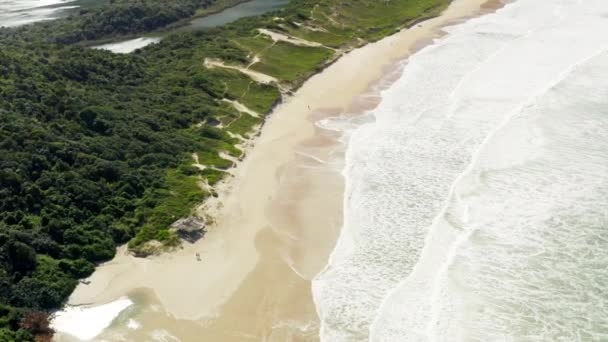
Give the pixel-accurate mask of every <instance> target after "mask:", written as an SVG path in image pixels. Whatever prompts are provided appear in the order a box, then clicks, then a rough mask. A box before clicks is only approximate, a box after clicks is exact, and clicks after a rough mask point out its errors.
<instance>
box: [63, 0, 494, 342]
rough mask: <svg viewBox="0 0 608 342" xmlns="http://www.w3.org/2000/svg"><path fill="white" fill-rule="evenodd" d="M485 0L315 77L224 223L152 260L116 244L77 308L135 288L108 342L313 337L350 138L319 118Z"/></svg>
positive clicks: (354, 103)
mask: <svg viewBox="0 0 608 342" xmlns="http://www.w3.org/2000/svg"><path fill="white" fill-rule="evenodd" d="M484 3H485V1H484V0H455V1H454V3H453V4H452V5H451V6H450V8H449V9H448V10H446V11H445V13H444V14H443V15H442V16H440V17H437V18H434V19H430V20H428V21H425V22H423V23H421V24H419V25H416V26H415V27H413V28H411V29H408V30H404V31H402V32H400V33H397V34H395V35H393V36H391V37H388V38H386V39H383V40H381V41H379V42H377V43H373V44H369V45H367V46H365V47H363V48H360V49H357V50H355V51H352V52H350V53H348V54H346V55H345V56H343V57H342V58H341V59H340V60H338V61H337V62H336V63H335V64H333V65H332V66H330V67H328V68H327V69H326V70H325V71H323V72H322V73H320V74H318V75H316V76H314V77H312V78H311V79H310V80H308V81H307V82H306V83H305V84H304V85H303V86H302V88H300V89H299V90H298V91H297V92H296V93H295V94H294V96H292V97H290V98H288V99H287V101H286V102H285V103H284V104H282V105H280V106H279V107H278V108H277V109H276V110H275V112H274V113H273V114H272V116H271V117H270V119H269V120H268V122H267V123H266V125H265V126H264V128H263V129H262V133H261V135H260V137H259V138H258V139H257V141H256V144H255V146H254V147H253V148H252V149H251V150H250V151H249V154H248V156H247V157H246V158H245V160H244V161H243V162H242V163H241V164H240V165H239V166H238V168H237V169H236V170H235V171H236V172H235V177H233V178H232V179H231V180H230V181H229V182H227V183H226V184H225V185H224V187H225V189H224V190H223V191H222V195H221V200H222V205H223V206H222V208H221V209H220V210H219V212H218V218H217V224H216V225H215V226H214V228H213V229H212V230H211V231H210V232H209V233H208V234H207V235H206V236H205V238H204V239H202V240H200V241H198V242H197V243H195V244H192V245H185V246H184V248H183V249H181V250H179V251H177V252H175V253H170V254H166V255H162V256H158V257H152V258H148V259H138V258H134V257H132V256H130V255H128V254H127V253H126V252H125V249H124V248H121V249H120V250H119V253H118V254H117V256H116V258H115V259H114V260H112V261H111V262H108V263H106V264H104V265H102V266H100V267H99V268H98V269H97V270H96V272H95V273H94V274H93V275H92V277H91V278H90V280H91V284H90V285H81V286H79V287H78V288H77V289H76V291H75V292H74V294H73V295H72V296H71V298H70V304H75V305H78V304H87V305H98V304H102V303H107V302H110V301H113V300H115V299H117V298H120V297H122V296H125V295H128V296H130V298H131V299H132V300H133V301H134V302H135V303H137V304H136V305H135V307H134V308H132V309H130V311H129V312H128V313H127V314H128V316H129V317H128V318H124V317H123V318H121V319H119V322H117V323H115V324H114V326H113V327H111V328H110V329H108V330H107V331H106V332H105V333H104V334H102V336H100V337H104V338H108V339H109V340H115V339H118V338H119V337H118V336H122V337H123V338H125V339H126V340H150V339H151V338H161V337H162V336H165V337H167V336H174V337H176V338H178V339H179V340H181V341H246V340H251V341H262V340H263V341H314V340H318V328H319V327H318V317H317V314H316V310H315V306H314V303H313V301H312V296H311V292H310V280H311V279H312V278H313V277H314V276H315V275H316V274H317V273H318V272H319V271H320V270H321V269H322V268H323V267H324V265H325V263H326V261H327V259H328V256H329V254H330V252H331V250H332V249H333V246H334V243H335V241H336V239H337V236H338V233H339V229H340V227H341V220H342V193H343V181H342V178H341V176H340V173H339V172H340V169H341V162H342V160H341V157H342V154H343V146H342V144H341V143H339V142H338V138H339V137H338V136H337V135H336V134H335V133H332V132H329V131H325V130H321V129H317V128H316V126H315V124H314V123H315V121H317V120H319V119H321V118H323V117H327V116H332V115H348V114H357V113H360V112H362V111H364V110H367V109H371V108H373V107H374V106H375V105H376V104H377V102H378V101H379V95H378V92H377V91H378V89H379V87H378V86H377V85H378V84H379V83H378V82H379V81H381V80H383V81H384V82H385V83H386V82H390V79H391V77H393V78H394V77H395V75H397V76H398V73H397V74H396V73H395V70H396V69H395V65H396V64H395V62H396V61H399V60H403V59H405V58H406V57H407V56H408V54H410V53H411V52H413V51H415V50H417V49H419V48H421V47H422V46H424V45H425V44H428V43H429V42H430V41H432V39H433V38H436V37H438V36H439V35H440V29H441V27H443V26H445V25H447V24H451V23H455V22H457V21H459V20H463V19H464V18H468V17H470V16H473V15H476V14H479V13H480V11H484V10H489V9H492V8H493V6H489V7H487V9H483V10H482V9H481V6H482V4H484ZM391 71H392V74H391ZM397 71H398V70H397ZM387 75H388V76H387ZM380 84H382V83H380ZM373 85H376V87H373ZM309 106H310V108H309ZM197 252H198V253H200V255H201V259H202V260H201V261H197V260H196V258H195V253H197ZM123 316H124V315H123ZM131 318H132V319H133V320H135V321H136V322H135V321H129V319H131ZM127 323H128V325H129V326H130V328H128V327H127ZM138 325H140V327H139V328H137V329H135V328H136V327H137V326H138ZM58 340H65V341H69V340H70V339H69V338H66V337H65V336H63V337H62V336H61V335H60V334H59V335H58Z"/></svg>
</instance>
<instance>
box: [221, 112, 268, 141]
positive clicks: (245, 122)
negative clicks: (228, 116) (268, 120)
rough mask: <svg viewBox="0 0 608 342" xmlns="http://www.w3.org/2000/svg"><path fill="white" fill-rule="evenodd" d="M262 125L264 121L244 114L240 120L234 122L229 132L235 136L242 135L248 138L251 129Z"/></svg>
mask: <svg viewBox="0 0 608 342" xmlns="http://www.w3.org/2000/svg"><path fill="white" fill-rule="evenodd" d="M261 123H262V119H260V118H255V117H253V116H251V115H247V114H242V115H241V117H240V118H238V119H236V120H234V121H233V122H232V123H231V124H230V125H229V126H228V131H230V132H232V133H234V134H240V135H241V136H242V137H245V138H247V136H248V134H249V133H250V132H251V129H252V128H253V126H255V125H259V124H261Z"/></svg>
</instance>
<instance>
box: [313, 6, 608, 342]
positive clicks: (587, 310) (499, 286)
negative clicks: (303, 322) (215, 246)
mask: <svg viewBox="0 0 608 342" xmlns="http://www.w3.org/2000/svg"><path fill="white" fill-rule="evenodd" d="M448 31H449V35H448V36H446V37H445V38H443V39H441V40H439V41H437V42H436V43H435V44H434V45H432V46H430V47H427V48H425V49H423V50H422V51H420V52H419V53H417V54H415V55H414V56H413V57H412V58H410V60H409V61H408V64H407V65H406V66H405V67H404V73H403V75H402V77H401V78H400V79H399V80H398V81H397V82H396V83H395V84H394V85H393V86H392V87H391V88H389V89H388V90H386V91H385V92H383V93H382V101H381V103H380V105H379V107H378V108H377V109H376V110H375V111H374V115H375V118H376V121H375V122H371V123H367V124H365V125H362V126H360V127H359V128H357V129H356V130H355V131H354V133H353V134H352V136H351V139H350V142H349V146H348V151H347V156H346V168H345V170H344V175H345V178H346V193H345V204H344V209H345V217H344V222H345V223H344V227H343V230H342V233H341V236H340V239H339V241H338V244H337V246H336V248H335V250H334V252H333V254H332V256H331V258H330V262H329V264H328V266H327V268H326V270H325V271H324V272H322V273H321V274H319V275H318V276H317V278H316V279H315V281H314V282H313V293H314V298H315V302H316V304H317V308H318V311H319V314H320V316H321V321H322V329H321V337H322V340H323V341H331V342H333V341H363V340H373V341H418V340H420V341H428V340H433V341H496V340H501V341H521V340H567V341H571V340H602V339H608V319H606V317H608V295H607V294H608V272H606V268H605V264H606V262H607V261H608V255H607V254H608V252H606V251H607V250H608V228H607V227H608V210H606V208H607V207H608V40H607V39H606V35H605V33H606V32H608V2H607V1H604V0H588V1H584V2H583V1H574V0H518V1H516V2H514V3H511V4H509V5H507V6H506V7H505V8H503V9H501V10H499V11H498V12H497V13H495V14H491V15H487V16H484V17H481V18H477V19H473V20H470V21H469V22H467V23H464V24H461V25H458V26H455V27H451V28H449V30H448ZM602 265H603V266H602Z"/></svg>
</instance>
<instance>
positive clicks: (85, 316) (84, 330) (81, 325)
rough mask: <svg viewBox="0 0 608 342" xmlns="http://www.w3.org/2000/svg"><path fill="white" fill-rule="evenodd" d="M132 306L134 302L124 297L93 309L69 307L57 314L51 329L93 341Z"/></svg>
mask: <svg viewBox="0 0 608 342" xmlns="http://www.w3.org/2000/svg"><path fill="white" fill-rule="evenodd" d="M131 305H133V302H132V301H131V300H130V299H129V298H127V297H123V298H120V299H118V300H115V301H113V302H111V303H107V304H103V305H98V306H93V307H84V306H68V307H66V308H65V309H63V310H62V311H58V312H57V313H55V315H54V317H53V319H52V322H51V327H52V328H53V329H55V331H57V332H59V333H63V334H69V335H72V336H75V337H77V338H78V339H80V340H84V341H88V340H92V339H93V338H95V337H96V336H97V335H99V334H101V332H102V331H103V330H104V329H106V328H107V327H109V326H110V324H111V323H112V321H114V319H116V317H118V315H120V313H121V312H123V311H124V310H125V309H127V308H128V307H130V306H131Z"/></svg>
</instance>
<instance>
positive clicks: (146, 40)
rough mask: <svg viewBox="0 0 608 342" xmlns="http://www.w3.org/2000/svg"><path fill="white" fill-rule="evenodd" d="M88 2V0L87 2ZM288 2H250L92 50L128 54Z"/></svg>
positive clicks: (267, 0) (270, 0)
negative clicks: (162, 31)
mask: <svg viewBox="0 0 608 342" xmlns="http://www.w3.org/2000/svg"><path fill="white" fill-rule="evenodd" d="M89 1H90V0H89ZM289 1H290V0H252V1H248V2H244V3H242V4H239V5H236V6H234V7H231V8H228V9H226V10H224V11H222V12H219V13H216V14H212V15H209V16H206V17H202V18H196V19H194V20H192V21H191V22H190V23H188V24H187V25H185V26H180V27H178V28H175V29H173V30H170V31H168V32H165V33H163V34H150V35H146V37H139V38H136V39H129V40H125V41H118V42H115V43H112V44H104V45H99V46H94V48H99V49H105V50H110V51H112V52H115V53H130V52H133V51H135V50H136V49H139V48H142V47H144V46H146V45H148V44H152V43H157V42H159V41H160V40H162V39H163V38H164V37H166V36H167V35H169V34H171V33H176V32H188V31H195V30H203V29H207V28H212V27H217V26H222V25H225V24H228V23H231V22H233V21H236V20H238V19H241V18H245V17H251V16H256V15H261V14H264V13H268V12H271V11H274V10H277V9H279V8H281V7H283V6H285V5H287V4H288V3H289Z"/></svg>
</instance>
